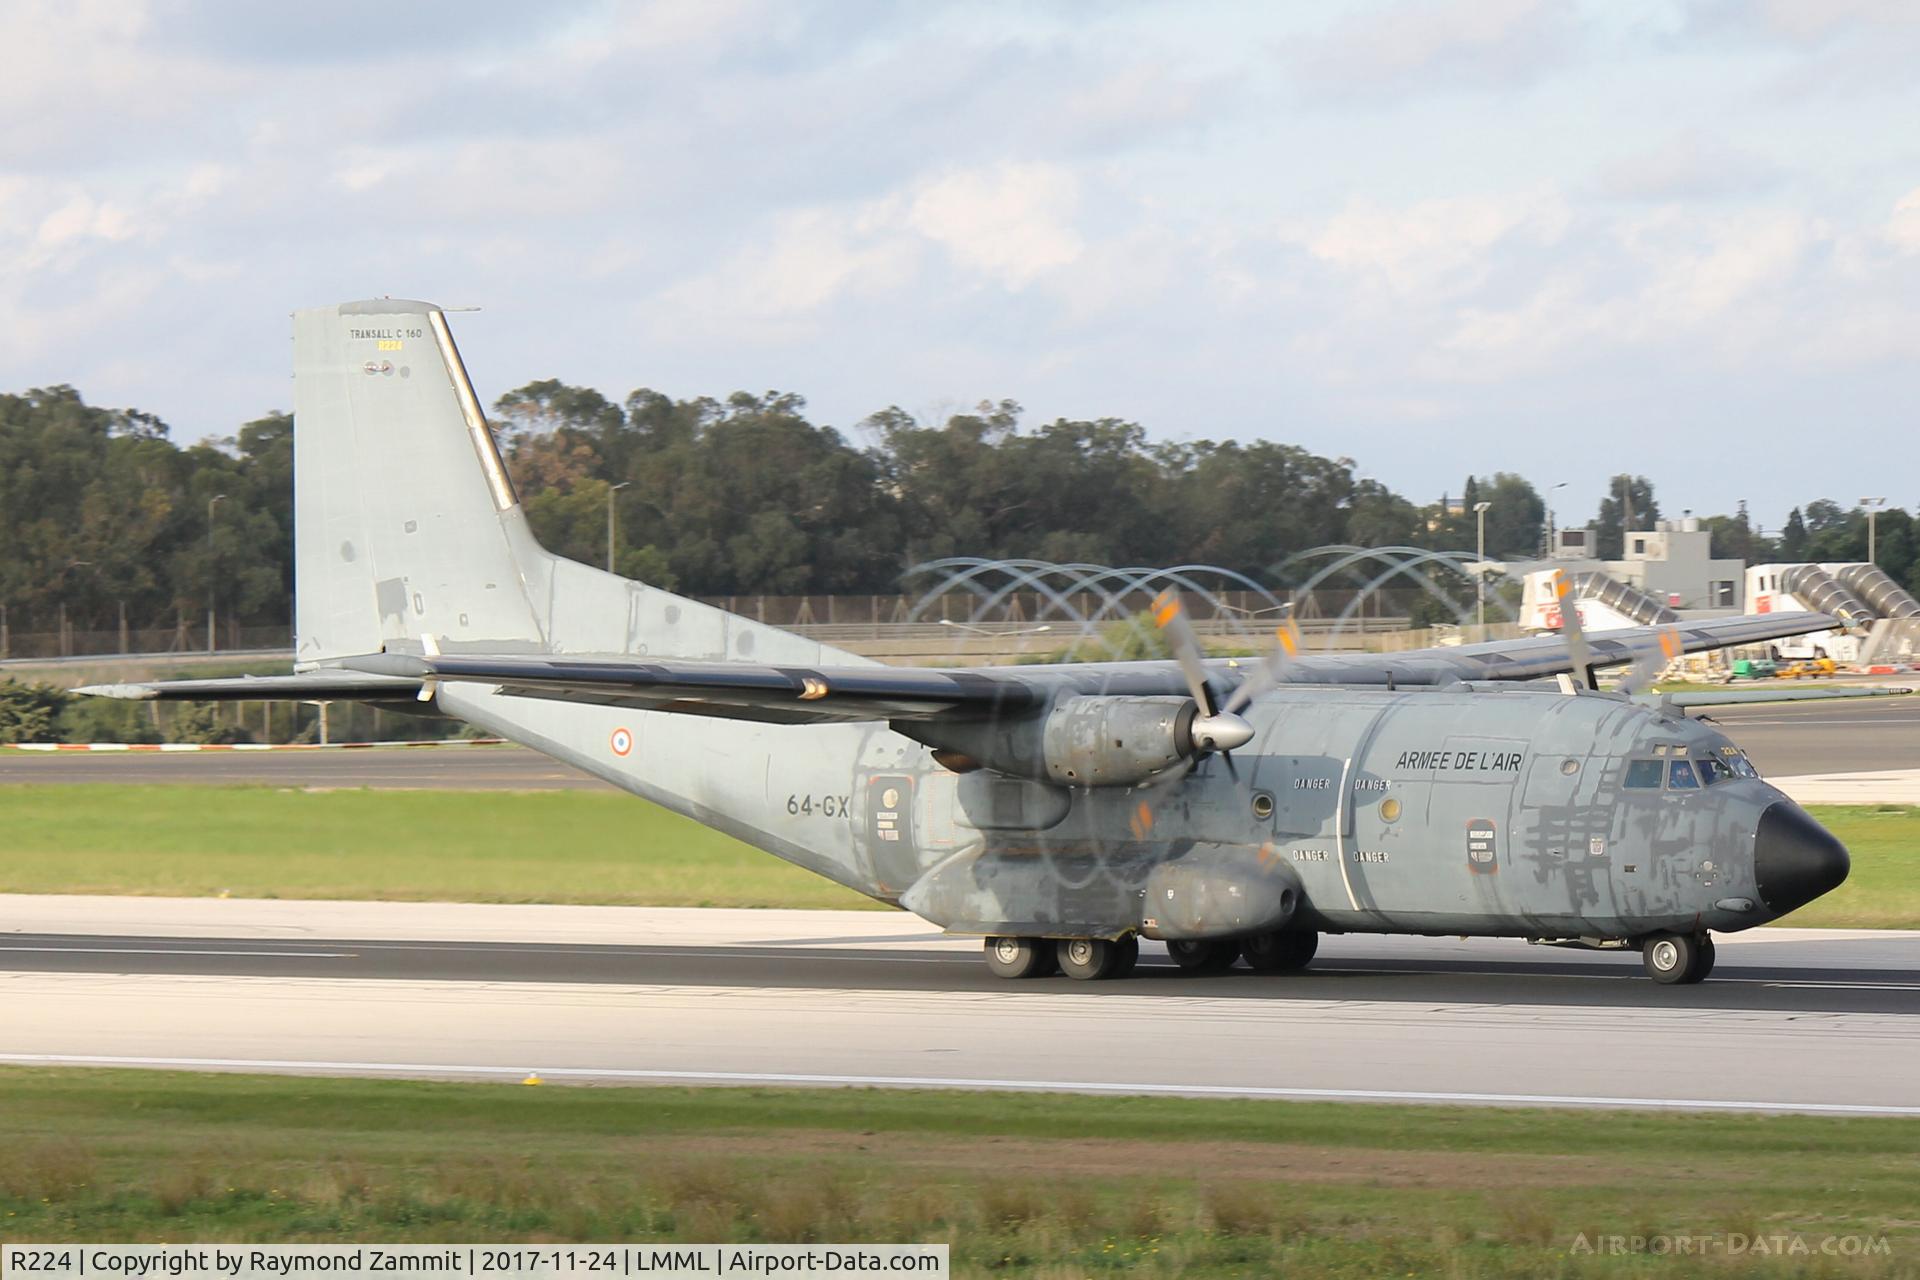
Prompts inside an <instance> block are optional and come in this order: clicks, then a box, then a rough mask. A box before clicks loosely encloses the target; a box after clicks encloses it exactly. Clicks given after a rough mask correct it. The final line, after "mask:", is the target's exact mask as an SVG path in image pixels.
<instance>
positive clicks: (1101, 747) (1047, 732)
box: [894, 694, 1199, 787]
mask: <svg viewBox="0 0 1920 1280" xmlns="http://www.w3.org/2000/svg"><path fill="white" fill-rule="evenodd" d="M1198 715H1199V708H1198V707H1197V706H1196V705H1195V704H1194V701H1193V699H1192V698H1182V697H1168V696H1153V697H1103V696H1095V695H1090V694H1089V695H1080V696H1073V697H1066V698H1061V699H1060V700H1059V701H1057V702H1055V703H1054V704H1053V705H1052V706H1051V707H1049V708H1048V709H1047V711H1046V712H1045V713H1044V714H1042V715H1032V716H1022V717H1019V718H1017V719H1016V718H983V719H980V720H970V721H957V722H943V721H929V722H923V721H915V720H902V721H898V722H896V723H895V725H894V728H896V729H898V730H899V731H900V732H901V733H904V734H907V735H908V736H910V737H913V738H917V739H918V740H919V741H921V742H924V743H926V744H927V745H928V746H930V747H933V748H935V749H936V751H937V753H938V754H937V756H936V758H937V759H939V760H940V762H941V763H942V764H944V765H946V766H947V767H948V768H949V769H953V770H955V771H956V772H960V773H964V772H966V771H967V770H969V769H977V768H987V769H992V770H993V771H994V772H996V773H1004V774H1007V775H1009V776H1010V777H1015V778H1031V779H1032V780H1034V781H1035V782H1048V783H1053V784H1055V785H1064V786H1069V787H1131V786H1134V785H1136V784H1138V783H1141V782H1144V781H1146V780H1147V779H1148V778H1151V777H1152V776H1153V775H1154V774H1156V773H1159V772H1161V771H1162V770H1165V769H1167V768H1169V767H1171V766H1173V765H1176V764H1178V763H1180V761H1182V760H1184V759H1186V758H1187V757H1188V756H1190V755H1192V754H1193V752H1194V720H1195V718H1196V717H1197V716H1198Z"/></svg>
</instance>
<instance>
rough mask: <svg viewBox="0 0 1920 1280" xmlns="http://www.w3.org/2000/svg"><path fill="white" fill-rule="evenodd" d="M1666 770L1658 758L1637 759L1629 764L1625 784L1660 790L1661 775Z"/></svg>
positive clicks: (1649, 789)
mask: <svg viewBox="0 0 1920 1280" xmlns="http://www.w3.org/2000/svg"><path fill="white" fill-rule="evenodd" d="M1665 772H1666V771H1665V769H1663V768H1662V767H1661V762H1660V761H1658V760H1635V761H1633V762H1632V763H1631V764H1629V765H1627V779H1626V782H1625V783H1624V784H1623V785H1625V786H1629V787H1639V788H1641V789H1643V790H1647V791H1658V790H1659V789H1660V778H1661V775H1662V774H1663V773H1665Z"/></svg>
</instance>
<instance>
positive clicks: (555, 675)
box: [76, 613, 1838, 724]
mask: <svg viewBox="0 0 1920 1280" xmlns="http://www.w3.org/2000/svg"><path fill="white" fill-rule="evenodd" d="M1837 625H1838V624H1837V623H1836V622H1835V620H1834V619H1833V618H1831V617H1829V616H1828V615H1826V614H1823V613H1775V614H1760V615H1754V616H1748V617H1737V618H1716V619H1712V620H1710V621H1705V622H1692V623H1680V624H1677V625H1675V626H1670V627H1634V628H1631V629H1628V630H1621V631H1607V632H1601V633H1599V634H1597V635H1594V636H1591V637H1590V638H1589V641H1588V644H1589V648H1590V649H1591V651H1592V661H1593V665H1594V666H1596V667H1612V666H1622V665H1625V664H1628V663H1631V662H1633V661H1634V659H1635V658H1637V657H1638V656H1639V655H1640V654H1641V653H1643V652H1645V651H1646V650H1647V649H1648V648H1650V647H1652V646H1655V645H1658V644H1659V643H1660V640H1661V637H1662V636H1663V634H1666V633H1668V632H1671V633H1673V635H1674V636H1675V638H1676V642H1677V643H1678V645H1679V646H1680V648H1681V649H1682V650H1683V651H1685V652H1688V653H1695V652H1700V651H1702V650H1708V649H1720V648H1724V647H1726V646H1728V645H1738V644H1757V643H1761V642H1763V641H1767V640H1776V639H1780V638H1782V637H1785V636H1793V635H1801V634H1804V633H1806V632H1811V631H1824V630H1828V629H1831V628H1833V627H1835V626H1837ZM1205 665H1206V667H1207V669H1208V675H1209V677H1210V678H1211V679H1213V680H1217V681H1218V682H1219V685H1220V686H1221V688H1222V690H1223V691H1224V690H1225V689H1228V688H1231V687H1232V686H1233V685H1236V684H1238V683H1239V682H1240V679H1241V678H1242V671H1243V670H1244V668H1237V669H1236V668H1233V667H1229V666H1228V665H1227V664H1226V663H1225V662H1224V661H1220V660H1214V661H1209V662H1208V663H1206V664H1205ZM1572 666H1573V664H1572V660H1571V658H1570V657H1569V655H1568V652H1567V646H1566V643H1565V642H1564V641H1563V640H1561V638H1560V637H1558V636H1539V637H1531V638H1527V639H1521V640H1503V641H1493V642H1491V643H1487V644H1478V645H1462V646H1458V647H1454V648H1433V649H1416V650H1412V651H1409V652H1406V653H1393V654H1335V655H1316V656H1311V657H1302V658H1300V659H1298V660H1297V661H1295V662H1294V663H1293V665H1292V667H1291V669H1290V670H1289V673H1288V683H1295V684H1298V683H1307V684H1358V685H1382V684H1388V683H1394V684H1402V685H1422V684H1446V683H1449V682H1451V681H1453V680H1537V679H1541V678H1543V677H1548V676H1554V675H1558V674H1560V673H1562V672H1566V671H1571V670H1572ZM441 681H463V682H471V683H478V684H488V685H492V686H494V687H496V688H498V689H499V690H500V691H501V692H502V693H506V694H510V695H514V696H517V697H531V698H546V699H550V700H555V701H561V702H585V703H599V704H603V705H608V706H625V707H636V708H640V709H644V710H658V711H671V712H676V713H679V714H686V715H706V716H720V717H724V718H727V719H735V720H759V721H765V722H768V723H773V724H819V723H830V722H835V721H853V720H928V719H933V718H935V717H939V716H949V715H958V716H992V715H996V714H1016V713H1020V712H1024V711H1028V710H1031V709H1033V708H1036V707H1039V706H1042V705H1043V704H1045V703H1046V702H1047V701H1048V700H1049V698H1050V697H1051V696H1052V695H1053V694H1054V693H1056V692H1058V691H1061V690H1063V689H1067V690H1072V691H1074V692H1079V693H1097V694H1107V695H1117V696H1164V695H1177V694H1181V693H1184V692H1186V690H1187V686H1186V683H1185V681H1184V679H1183V677H1182V676H1181V673H1180V669H1179V667H1178V665H1177V664H1175V663H1173V662H1151V661H1150V662H1129V663H1084V664H1068V665H1060V666H1023V667H978V668H958V669H946V670H936V669H931V668H924V667H885V666H861V667H801V666H756V665H751V664H747V663H735V662H693V661H680V660H674V659H665V660H660V661H645V660H636V659H621V658H567V657H559V656H556V657H526V656H519V655H512V656H508V655H501V656H493V655H484V654H449V655H437V654H429V655H421V656H417V657H416V656H413V655H410V654H397V653H382V654H369V655H367V656H365V657H361V658H354V659H348V665H347V667H346V668H328V669H325V670H319V671H309V672H304V673H302V674H299V675H292V676H248V677H241V678H238V679H232V680H172V681H165V682H161V683H155V684H138V685H96V686H91V687H89V688H86V689H81V690H77V691H76V692H80V693H93V694H100V695H104V696H107V697H119V698H142V699H145V698H184V699H195V700H199V699H228V700H241V701H251V700H258V699H276V698H279V699H301V700H321V699H340V700H350V701H360V702H368V701H373V702H379V701H391V700H404V699H409V698H414V697H426V696H430V695H431V690H432V688H433V687H434V686H435V685H436V684H437V683H439V682H441ZM1725 700H1726V701H1732V700H1733V699H1725ZM1703 705H1704V704H1703Z"/></svg>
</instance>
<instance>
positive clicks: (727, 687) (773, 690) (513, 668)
mask: <svg viewBox="0 0 1920 1280" xmlns="http://www.w3.org/2000/svg"><path fill="white" fill-rule="evenodd" d="M353 662H354V665H355V667H356V668H359V669H362V670H366V671H370V672H374V673H377V674H381V675H388V676H397V677H404V678H410V679H412V680H413V681H414V683H415V685H416V687H420V686H422V685H426V686H431V685H432V684H434V683H438V682H441V681H469V682H474V683H479V684H490V685H493V686H495V687H496V688H497V689H499V691H500V692H501V693H505V694H511V695H515V696H519V697H531V698H547V699H551V700H555V701H560V702H592V703H600V704H603V705H608V706H621V707H638V708H641V709H643V710H653V711H674V712H680V713H683V714H690V715H707V716H721V717H725V718H727V719H730V720H761V721H766V722H769V723H773V724H819V723H827V722H832V721H841V720H925V719H931V718H932V717H934V716H939V715H946V714H949V713H961V714H967V713H973V714H979V715H993V714H996V713H1010V712H1019V711H1024V710H1027V709H1028V708H1031V707H1034V706H1037V705H1039V704H1040V703H1042V702H1043V701H1045V698H1046V692H1047V691H1046V690H1045V689H1044V688H1043V687H1041V686H1040V685H1039V684H1036V683H1033V682H1029V681H1027V680H1022V679H1018V678H1016V677H1013V676H1011V675H1010V674H1008V673H1006V672H1001V671H970V670H965V669H962V670H951V671H936V670H931V669H928V668H922V667H878V666H876V667H784V666H782V667H769V666H753V665H749V664H746V663H738V662H682V661H677V660H663V661H658V662H647V661H635V660H618V659H588V658H575V659H569V658H525V657H490V656H478V655H450V656H440V655H431V656H423V657H417V658H416V657H411V656H408V655H403V654H381V655H377V656H370V657H366V658H360V659H355V660H353Z"/></svg>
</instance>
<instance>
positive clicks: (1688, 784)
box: [1667, 760, 1700, 791]
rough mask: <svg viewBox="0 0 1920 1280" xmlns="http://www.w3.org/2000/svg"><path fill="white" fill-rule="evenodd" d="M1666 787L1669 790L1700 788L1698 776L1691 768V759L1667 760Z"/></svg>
mask: <svg viewBox="0 0 1920 1280" xmlns="http://www.w3.org/2000/svg"><path fill="white" fill-rule="evenodd" d="M1667 788H1668V790H1670V791H1698V790H1699V789H1700V777H1699V775H1698V774H1696V773H1695V772H1694V770H1693V761H1691V760H1669V761H1667Z"/></svg>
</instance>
